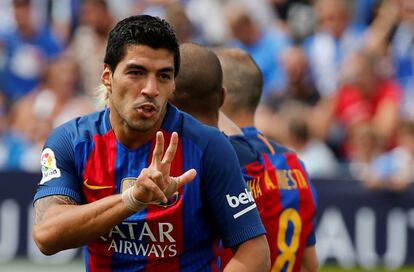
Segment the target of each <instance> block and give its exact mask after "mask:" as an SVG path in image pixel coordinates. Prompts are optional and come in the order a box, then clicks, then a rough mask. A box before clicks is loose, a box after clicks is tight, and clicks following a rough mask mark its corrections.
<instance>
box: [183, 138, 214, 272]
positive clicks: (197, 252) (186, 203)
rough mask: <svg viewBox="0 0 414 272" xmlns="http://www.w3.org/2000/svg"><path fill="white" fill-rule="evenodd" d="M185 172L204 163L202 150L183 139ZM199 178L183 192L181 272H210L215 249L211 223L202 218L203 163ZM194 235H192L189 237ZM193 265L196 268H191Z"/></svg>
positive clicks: (198, 173) (198, 170)
mask: <svg viewBox="0 0 414 272" xmlns="http://www.w3.org/2000/svg"><path fill="white" fill-rule="evenodd" d="M182 146H183V152H182V153H183V171H184V172H185V171H187V170H189V169H191V168H193V167H194V165H195V162H198V163H200V162H201V156H202V151H201V150H200V149H199V147H198V146H196V145H195V144H194V143H193V142H191V141H190V140H188V139H187V138H182ZM196 171H197V176H196V179H195V180H193V181H192V182H190V183H189V184H187V185H185V187H184V192H183V211H182V214H183V221H184V222H183V224H184V225H183V235H184V237H183V238H184V245H183V246H184V252H186V254H184V255H182V256H180V266H181V267H182V268H183V269H182V270H181V271H188V272H190V271H211V261H212V260H213V258H214V252H213V248H212V244H211V242H212V237H213V233H212V232H211V226H210V224H211V222H208V221H207V220H206V217H205V216H202V215H203V214H204V212H202V211H200V209H202V196H201V192H200V183H201V180H200V178H201V176H202V171H203V169H201V166H200V164H198V167H196ZM190 235H192V236H190ZM190 264H192V265H193V266H190Z"/></svg>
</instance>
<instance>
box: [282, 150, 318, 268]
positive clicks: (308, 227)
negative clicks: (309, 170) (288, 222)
mask: <svg viewBox="0 0 414 272" xmlns="http://www.w3.org/2000/svg"><path fill="white" fill-rule="evenodd" d="M286 160H287V164H288V166H289V168H290V169H297V170H299V171H300V173H302V177H304V180H305V182H306V185H307V188H300V187H299V186H298V194H299V209H298V212H299V215H300V218H301V219H302V232H301V234H300V241H299V249H298V251H297V254H296V262H295V265H294V267H293V271H294V272H296V271H300V269H301V264H302V259H303V253H304V250H305V248H306V244H307V240H308V237H309V234H310V233H311V231H312V228H313V217H314V214H315V202H314V199H313V195H312V190H311V187H310V185H309V180H308V176H307V174H306V172H305V170H304V169H303V167H302V165H301V164H300V163H299V160H298V157H297V155H296V154H294V153H287V154H286ZM294 175H295V174H294ZM296 180H301V178H300V177H299V176H298V175H297V173H296Z"/></svg>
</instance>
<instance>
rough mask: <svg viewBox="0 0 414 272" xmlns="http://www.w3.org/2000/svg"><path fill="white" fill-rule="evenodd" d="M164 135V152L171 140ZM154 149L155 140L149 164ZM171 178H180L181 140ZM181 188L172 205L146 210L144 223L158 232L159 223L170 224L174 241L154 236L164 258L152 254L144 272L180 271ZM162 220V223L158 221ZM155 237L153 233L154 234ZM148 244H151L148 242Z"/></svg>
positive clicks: (181, 163) (152, 206) (181, 247)
mask: <svg viewBox="0 0 414 272" xmlns="http://www.w3.org/2000/svg"><path fill="white" fill-rule="evenodd" d="M163 133H164V139H165V144H164V152H165V150H166V149H167V147H168V144H169V142H170V139H171V133H170V132H166V131H163ZM154 147H155V139H154V140H153V142H152V146H151V152H150V154H151V155H150V156H149V158H148V160H149V163H150V162H151V160H152V151H153V150H154ZM170 173H171V176H180V175H181V174H182V173H183V150H182V142H181V139H179V141H178V147H177V151H176V153H175V157H174V160H173V161H172V164H171V170H170ZM182 192H183V190H182V188H180V189H179V195H178V201H177V203H175V204H174V205H172V206H170V207H167V208H164V207H160V206H157V205H149V206H148V208H147V212H148V213H147V218H146V222H147V223H148V225H149V226H150V228H151V229H154V230H158V228H159V223H171V224H172V225H173V227H174V228H173V230H172V232H170V234H171V236H172V237H173V238H174V239H175V241H174V242H171V241H169V240H168V239H164V242H161V241H160V240H159V238H160V237H158V234H159V233H157V234H156V239H157V242H156V245H159V246H161V247H163V248H166V250H165V252H166V256H164V258H161V257H158V258H157V257H156V256H154V254H151V256H149V257H148V263H147V266H146V267H145V271H151V272H157V271H159V272H166V271H179V270H180V260H179V257H178V256H180V255H181V253H182V252H183V241H184V234H183V215H182V204H183V199H182ZM160 218H162V222H160V221H159V219H160ZM154 235H155V233H154ZM149 243H152V242H151V241H149ZM169 247H173V248H174V249H175V250H176V255H175V257H174V256H168V254H171V253H172V251H170V250H169Z"/></svg>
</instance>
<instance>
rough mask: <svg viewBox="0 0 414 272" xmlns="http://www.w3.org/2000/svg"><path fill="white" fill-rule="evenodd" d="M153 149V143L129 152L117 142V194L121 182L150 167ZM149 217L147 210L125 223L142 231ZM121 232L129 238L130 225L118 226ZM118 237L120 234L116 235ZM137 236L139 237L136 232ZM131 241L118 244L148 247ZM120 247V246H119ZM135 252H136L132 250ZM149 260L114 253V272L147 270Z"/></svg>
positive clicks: (140, 242) (121, 241) (125, 240)
mask: <svg viewBox="0 0 414 272" xmlns="http://www.w3.org/2000/svg"><path fill="white" fill-rule="evenodd" d="M150 148H151V142H148V143H147V144H145V145H143V146H141V147H140V148H139V149H136V150H128V148H126V147H125V146H124V145H122V144H121V143H119V142H118V141H117V143H116V158H115V175H114V176H115V192H116V193H120V191H121V182H122V179H124V178H136V177H138V175H139V173H140V172H141V170H142V169H143V168H145V167H147V166H148V163H147V162H148V156H149V152H150ZM146 216H147V209H144V210H142V211H140V212H139V213H136V214H134V215H131V216H130V217H128V218H127V219H125V220H123V222H131V223H135V224H136V225H134V226H133V229H134V230H141V229H142V227H143V225H144V223H145V218H146ZM118 226H119V228H120V230H121V231H122V232H123V233H124V234H126V235H128V236H129V229H128V225H122V224H119V225H118ZM114 235H118V234H114ZM135 235H139V234H137V233H136V231H135ZM135 238H136V239H135V240H131V239H117V241H118V243H122V247H123V248H125V242H135V243H136V245H137V246H139V245H143V246H144V247H146V245H147V243H146V242H145V241H138V240H137V238H138V237H135ZM118 246H119V245H118ZM132 252H134V250H132ZM146 263H147V259H146V257H145V256H136V255H128V254H122V253H114V254H113V256H112V270H113V271H114V272H115V271H138V270H143V269H145V266H146Z"/></svg>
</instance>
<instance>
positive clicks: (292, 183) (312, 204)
mask: <svg viewBox="0 0 414 272" xmlns="http://www.w3.org/2000/svg"><path fill="white" fill-rule="evenodd" d="M214 52H215V53H216V54H217V56H218V58H219V59H220V63H221V66H222V70H223V85H224V87H225V88H226V90H227V92H226V94H227V95H226V99H225V100H224V103H223V106H222V107H221V110H222V111H223V113H224V114H225V115H226V116H227V117H229V118H230V119H231V120H232V121H233V122H234V123H236V124H237V125H238V126H239V127H241V128H242V130H243V134H244V135H245V137H246V138H247V139H248V141H249V142H250V143H251V144H252V145H253V146H254V147H255V148H256V150H258V151H259V152H260V153H261V154H262V159H263V162H262V163H264V165H265V168H266V171H265V172H264V174H263V175H261V176H257V165H255V164H251V165H246V166H245V172H246V173H247V174H249V173H252V174H253V179H252V180H250V181H249V182H248V187H249V188H250V189H251V191H252V193H253V195H254V197H255V199H256V203H257V207H258V209H259V213H260V216H261V218H262V221H263V224H264V225H265V228H266V231H267V234H266V236H267V240H268V242H269V248H270V254H271V267H272V271H301V267H302V269H303V270H304V271H316V270H317V268H318V262H317V258H316V252H315V233H314V227H315V208H316V192H315V190H314V188H313V186H312V184H311V182H310V180H309V178H308V175H307V173H306V170H305V167H304V165H303V163H302V162H301V161H300V160H299V159H298V157H297V155H296V154H295V153H294V152H292V151H291V150H288V149H287V148H285V147H283V146H281V145H279V144H276V143H274V142H271V141H269V140H268V139H267V138H266V137H265V136H264V135H263V134H262V133H261V132H260V131H258V130H257V129H256V128H255V127H254V113H255V110H256V107H257V105H258V103H259V100H260V96H261V92H262V87H263V79H262V75H261V72H260V70H259V68H258V67H257V65H256V63H255V62H254V61H253V59H252V58H251V57H250V56H249V55H248V54H247V53H246V52H245V51H243V50H241V49H231V48H222V49H217V50H215V51H214ZM275 125H277V124H275ZM219 126H220V128H221V123H220V124H219Z"/></svg>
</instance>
